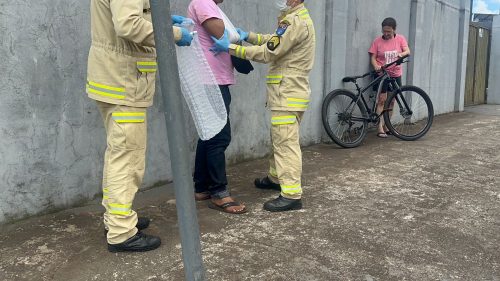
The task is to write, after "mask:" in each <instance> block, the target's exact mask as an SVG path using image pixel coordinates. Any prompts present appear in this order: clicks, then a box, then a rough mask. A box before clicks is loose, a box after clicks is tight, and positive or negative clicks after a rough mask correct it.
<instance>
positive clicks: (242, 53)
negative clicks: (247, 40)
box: [235, 46, 247, 59]
mask: <svg viewBox="0 0 500 281" xmlns="http://www.w3.org/2000/svg"><path fill="white" fill-rule="evenodd" d="M235 52H236V56H237V57H239V58H242V59H246V57H247V50H246V48H245V47H242V46H238V47H236V50H235Z"/></svg>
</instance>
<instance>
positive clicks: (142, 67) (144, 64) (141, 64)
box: [137, 61, 157, 72]
mask: <svg viewBox="0 0 500 281" xmlns="http://www.w3.org/2000/svg"><path fill="white" fill-rule="evenodd" d="M137 69H138V70H139V71H140V72H156V69H157V64H156V62H155V61H138V62H137Z"/></svg>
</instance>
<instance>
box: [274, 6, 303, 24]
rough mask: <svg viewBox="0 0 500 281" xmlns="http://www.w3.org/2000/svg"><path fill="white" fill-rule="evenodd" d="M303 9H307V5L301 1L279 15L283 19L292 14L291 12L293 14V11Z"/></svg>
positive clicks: (279, 18)
mask: <svg viewBox="0 0 500 281" xmlns="http://www.w3.org/2000/svg"><path fill="white" fill-rule="evenodd" d="M302 9H306V6H305V5H304V3H301V4H299V5H297V6H295V7H294V8H291V9H290V10H288V11H286V12H284V13H281V14H280V16H279V17H278V20H280V21H281V20H283V19H284V18H285V17H286V16H288V15H290V14H293V13H296V12H297V11H300V10H302Z"/></svg>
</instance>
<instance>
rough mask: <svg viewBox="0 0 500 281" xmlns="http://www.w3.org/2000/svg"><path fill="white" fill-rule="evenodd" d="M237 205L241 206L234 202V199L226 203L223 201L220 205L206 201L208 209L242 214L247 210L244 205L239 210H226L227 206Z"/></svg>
mask: <svg viewBox="0 0 500 281" xmlns="http://www.w3.org/2000/svg"><path fill="white" fill-rule="evenodd" d="M237 206H241V204H240V203H238V202H236V201H233V202H227V203H224V204H222V205H217V204H215V203H214V202H210V203H208V207H209V208H210V209H214V210H217V211H221V212H224V213H229V214H244V213H246V212H247V208H246V207H245V208H243V209H242V210H240V211H229V210H228V208H229V207H237Z"/></svg>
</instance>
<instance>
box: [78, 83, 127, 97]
mask: <svg viewBox="0 0 500 281" xmlns="http://www.w3.org/2000/svg"><path fill="white" fill-rule="evenodd" d="M86 88H87V93H92V94H96V95H100V96H103V97H109V98H114V99H124V98H125V96H126V95H127V94H126V92H125V88H119V87H112V86H108V85H104V84H99V83H96V82H92V81H87V87H86Z"/></svg>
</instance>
